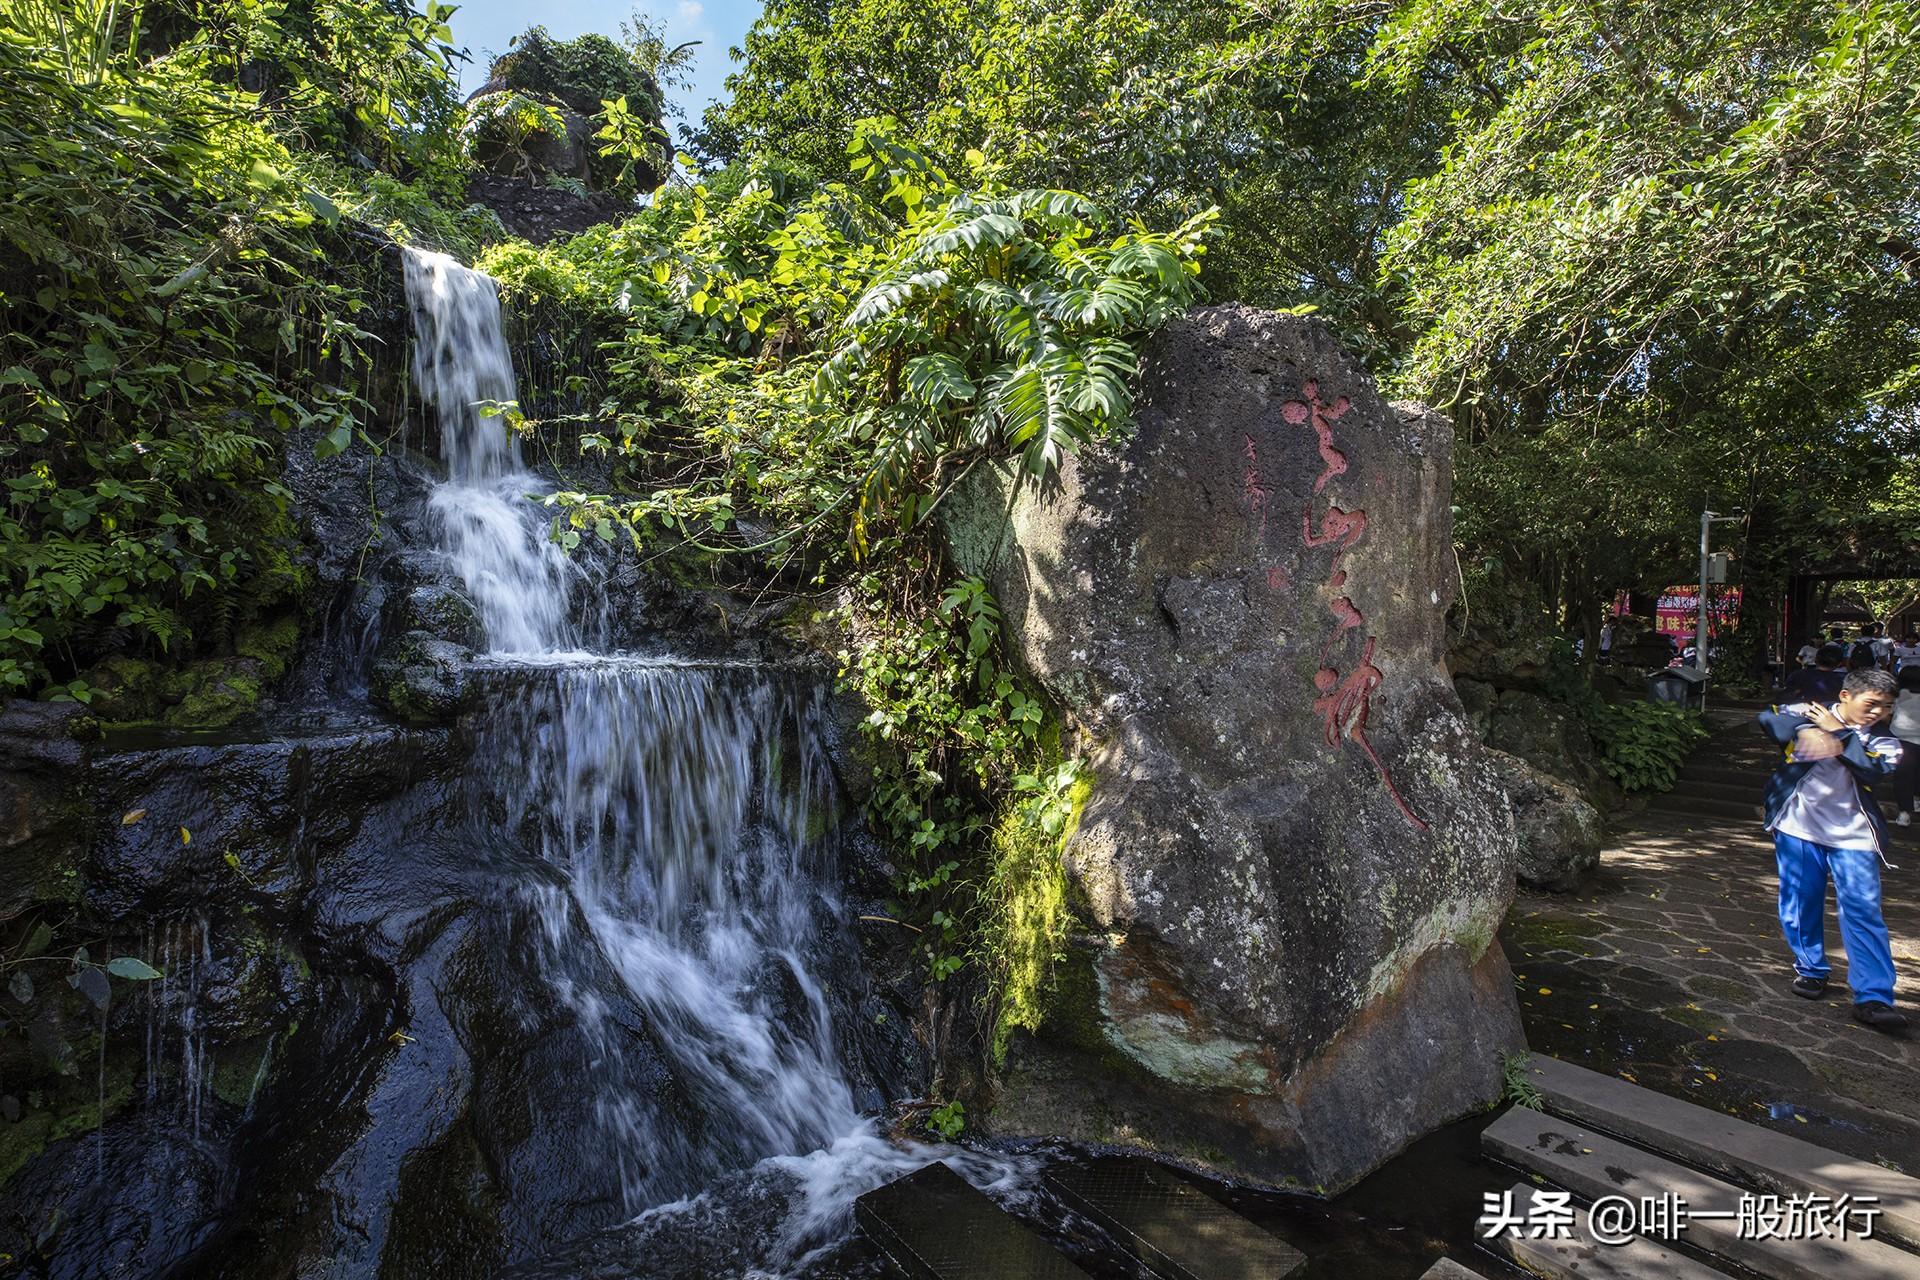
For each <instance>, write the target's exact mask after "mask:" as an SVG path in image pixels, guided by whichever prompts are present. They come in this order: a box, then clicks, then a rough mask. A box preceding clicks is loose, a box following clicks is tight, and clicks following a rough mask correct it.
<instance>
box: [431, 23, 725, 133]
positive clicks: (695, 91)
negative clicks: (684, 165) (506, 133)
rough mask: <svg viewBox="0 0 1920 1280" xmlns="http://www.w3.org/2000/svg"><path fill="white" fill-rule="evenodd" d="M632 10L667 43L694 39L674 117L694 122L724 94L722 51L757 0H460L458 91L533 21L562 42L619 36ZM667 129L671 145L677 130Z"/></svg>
mask: <svg viewBox="0 0 1920 1280" xmlns="http://www.w3.org/2000/svg"><path fill="white" fill-rule="evenodd" d="M636 12H639V13H643V14H645V15H647V16H648V17H650V18H652V19H653V20H654V21H656V22H659V23H664V24H665V26H666V29H667V43H668V45H670V46H671V45H676V44H680V43H682V42H683V41H687V40H698V41H700V47H699V48H698V49H696V50H694V65H693V76H694V83H693V87H692V88H691V89H685V90H682V91H680V93H679V95H678V97H679V102H678V103H677V106H678V108H679V111H678V114H677V116H676V117H675V118H676V119H680V120H697V119H699V117H700V113H701V111H703V110H704V109H705V108H706V105H707V103H708V102H711V101H713V100H714V99H716V98H719V97H721V96H723V94H724V93H725V90H724V89H723V88H722V83H723V82H724V81H725V80H726V78H727V73H728V72H729V71H731V70H733V67H734V64H733V60H732V59H730V58H728V57H727V50H728V49H731V48H733V47H734V46H735V45H737V44H739V43H740V39H741V37H742V36H744V35H746V33H747V28H748V27H750V26H752V25H753V20H754V19H755V18H757V17H759V16H760V0H539V3H536V4H526V3H524V0H466V2H465V3H463V4H461V5H460V8H459V11H458V12H456V13H455V14H454V15H453V22H452V26H453V43H454V44H455V45H456V46H458V45H464V46H466V49H467V51H468V52H469V53H470V54H472V55H473V60H472V61H471V62H469V63H467V64H466V66H465V67H463V68H462V69H461V72H460V90H461V92H462V93H471V92H473V91H474V90H475V89H477V88H479V87H480V85H481V83H482V82H484V81H485V80H486V78H487V63H488V61H489V60H490V58H489V55H491V54H496V53H502V52H505V50H506V48H507V42H508V41H509V40H511V39H513V38H514V37H515V36H517V35H519V34H520V33H521V32H522V31H525V30H526V29H527V28H528V27H530V26H533V25H534V24H535V23H538V24H539V25H541V26H543V27H545V28H546V29H547V30H548V31H550V32H552V33H553V35H554V36H555V37H556V38H557V39H561V40H571V39H573V37H575V36H577V35H584V34H585V33H586V32H589V31H598V32H599V33H601V34H602V35H605V36H611V37H613V38H614V39H616V40H617V39H619V38H620V24H621V23H622V22H625V21H627V20H628V19H629V18H631V17H632V16H633V14H634V13H636ZM672 132H673V133H674V135H675V141H676V142H677V141H678V140H679V137H678V133H679V131H678V130H673V131H672Z"/></svg>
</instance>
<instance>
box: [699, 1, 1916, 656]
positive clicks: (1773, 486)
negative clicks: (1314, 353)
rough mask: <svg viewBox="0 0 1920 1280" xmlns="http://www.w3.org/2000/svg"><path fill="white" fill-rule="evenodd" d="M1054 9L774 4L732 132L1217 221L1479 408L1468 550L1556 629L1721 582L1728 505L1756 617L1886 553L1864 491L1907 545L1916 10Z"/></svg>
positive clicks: (725, 115)
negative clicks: (985, 169) (1705, 569)
mask: <svg viewBox="0 0 1920 1280" xmlns="http://www.w3.org/2000/svg"><path fill="white" fill-rule="evenodd" d="M1044 9H1045V11H1044V12H1037V11H1036V10H1035V9H1034V8H1033V7H1032V6H1025V5H1006V4H995V3H987V2H980V3H971V4H954V5H947V6H939V7H935V8H932V9H929V8H927V7H924V6H914V5H909V4H905V3H902V2H901V0H840V2H836V3H819V2H817V0H772V3H770V4H769V5H768V6H767V11H766V16H765V18H764V19H763V20H762V21H761V23H760V24H759V25H757V26H756V27H755V28H754V30H753V32H752V33H751V34H750V35H749V36H748V37H747V40H746V41H745V49H744V53H745V55H746V63H745V65H744V67H743V68H742V70H741V71H740V72H739V73H738V74H737V75H736V77H735V79H734V81H733V88H734V98H733V101H732V103H731V104H729V105H725V106H722V107H719V108H716V109H715V110H714V111H713V112H711V113H710V114H709V115H708V117H707V120H706V122H705V129H704V131H703V141H704V142H705V144H706V145H707V146H709V147H711V148H713V149H714V150H715V151H716V152H717V153H718V154H720V155H723V156H733V155H738V154H746V153H748V152H750V151H752V150H754V149H756V148H777V149H778V150H779V151H780V152H781V153H782V154H786V155H792V156H798V157H803V158H805V159H807V160H808V161H809V162H810V163H813V164H815V165H817V166H820V167H821V168H822V171H831V170H832V169H833V167H834V166H835V164H836V163H837V161H836V155H837V151H838V148H839V147H840V146H841V145H842V144H843V143H844V140H845V139H846V138H847V137H848V136H849V135H850V132H851V129H852V120H853V119H854V118H856V117H858V116H859V115H862V114H867V113H872V112H880V111H884V112H887V113H890V114H892V115H894V116H897V117H899V118H900V119H902V120H908V121H912V122H914V126H913V128H914V135H913V136H915V137H916V138H917V139H918V140H919V141H921V142H922V143H923V145H926V146H928V147H929V148H930V149H931V150H932V151H933V152H934V154H936V155H937V156H941V157H945V158H952V157H954V156H956V155H958V154H959V153H961V152H962V151H964V150H965V149H967V148H979V149H981V150H983V151H984V152H986V153H987V154H988V155H991V156H992V157H994V161H995V163H996V164H997V165H1000V166H1002V171H1003V172H1004V173H1005V174H1006V175H1007V176H1008V178H1009V180H1011V181H1016V182H1044V183H1049V184H1064V185H1072V186H1074V187H1076V188H1078V189H1081V190H1085V191H1087V192H1088V193H1089V194H1090V195H1091V196H1093V197H1094V198H1096V199H1101V200H1105V201H1109V202H1111V203H1113V204H1114V205H1115V206H1116V207H1118V208H1121V209H1123V210H1131V211H1135V212H1138V213H1140V214H1142V215H1144V216H1153V215H1155V214H1162V215H1164V214H1173V215H1175V216H1181V215H1184V214H1185V213H1187V212H1190V211H1192V210H1194V209H1197V208H1200V207H1204V206H1207V205H1217V206H1219V208H1220V209H1221V234H1220V236H1219V238H1218V240H1217V241H1216V243H1215V245H1214V249H1213V252H1212V253H1211V254H1210V256H1209V259H1208V270H1207V272H1206V274H1205V276H1204V277H1203V283H1204V284H1205V285H1206V286H1207V287H1208V289H1209V291H1210V292H1211V294H1212V296H1214V297H1237V298H1243V299H1246V300H1249V301H1253V302H1257V303H1261V304H1264V305H1297V304H1308V305H1313V306H1315V307H1317V308H1318V309H1319V310H1320V311H1321V313H1322V314H1323V315H1324V316H1326V317H1327V319H1328V320H1329V321H1330V322H1331V323H1333V324H1334V325H1335V326H1336V327H1337V328H1338V329H1339V330H1340V332H1341V333H1342V336H1343V337H1344V338H1345V339H1346V340H1347V342H1348V343H1349V345H1350V346H1352V347H1353V348H1354V349H1356V350H1357V351H1359V352H1361V353H1362V354H1363V355H1364V356H1365V357H1366V359H1367V360H1368V362H1369V364H1370V365H1371V367H1372V368H1373V370H1374V371H1375V373H1376V374H1377V375H1378V376H1381V377H1383V378H1384V379H1386V380H1387V381H1389V382H1390V383H1391V384H1394V385H1395V386H1396V387H1397V389H1399V390H1402V391H1404V392H1406V393H1409V394H1413V395H1417V396H1420V397H1422V398H1425V399H1427V400H1429V401H1430V402H1431V403H1434V404H1436V405H1438V406H1440V407H1442V408H1444V409H1446V410H1448V411H1449V412H1450V413H1452V414H1453V415H1454V416H1455V418H1456V421H1457V424H1458V426H1459V428H1460V439H1461V447H1460V450H1459V454H1458V457H1457V464H1456V465H1457V485H1458V493H1459V503H1460V520H1459V533H1460V538H1461V541H1462V543H1463V547H1462V550H1463V564H1464V567H1465V568H1466V570H1467V572H1468V574H1469V576H1470V578H1471V577H1477V576H1478V574H1479V571H1480V569H1481V568H1482V567H1483V566H1486V565H1490V564H1502V565H1505V566H1506V567H1507V568H1509V569H1511V570H1514V571H1516V572H1518V573H1520V574H1522V575H1524V576H1525V577H1526V578H1528V579H1530V580H1533V581H1535V582H1538V583H1541V584H1544V585H1546V586H1547V587H1548V588H1549V589H1550V593H1551V596H1550V603H1551V604H1552V605H1553V606H1554V609H1555V614H1556V616H1557V617H1558V618H1559V619H1560V620H1561V623H1562V625H1574V626H1582V627H1584V628H1586V629H1588V630H1589V632H1590V633H1591V632H1592V631H1597V628H1598V621H1599V606H1600V603H1601V602H1602V601H1604V600H1605V599H1608V598H1610V596H1611V594H1612V592H1613V591H1614V590H1615V589H1618V588H1635V589H1643V590H1644V589H1649V588H1652V589H1657V588H1658V587H1659V586H1661V585H1662V584H1664V583H1665V582H1669V581H1691V580H1692V577H1693V576H1694V571H1693V570H1692V569H1691V568H1690V566H1689V555H1688V549H1689V545H1690V542H1691V538H1690V532H1691V527H1692V522H1693V521H1694V520H1695V519H1697V515H1698V512H1699V510H1700V508H1701V506H1702V505H1703V504H1705V503H1709V502H1710V503H1712V504H1714V505H1715V506H1717V507H1718V508H1719V509H1721V510H1728V509H1734V508H1738V509H1744V510H1745V511H1747V512H1748V513H1750V521H1749V524H1748V525H1747V526H1746V527H1745V528H1744V529H1743V530H1742V531H1741V542H1740V549H1741V550H1742V551H1743V552H1745V555H1744V557H1743V558H1744V560H1745V561H1746V562H1747V564H1748V566H1749V568H1750V571H1751V572H1750V576H1749V578H1748V581H1747V586H1748V588H1749V592H1750V595H1752V596H1753V597H1754V599H1755V603H1756V606H1757V607H1756V608H1755V610H1754V612H1755V613H1756V614H1759V615H1761V616H1765V614H1766V613H1767V612H1768V603H1767V597H1768V596H1769V595H1770V594H1771V593H1772V592H1774V591H1775V590H1777V588H1778V587H1779V585H1780V582H1781V578H1782V576H1783V574H1784V572H1785V571H1786V569H1787V568H1788V566H1787V565H1786V563H1785V560H1784V559H1783V556H1782V551H1783V549H1786V548H1790V549H1791V552H1790V554H1798V553H1803V552H1805V551H1807V550H1809V549H1811V550H1813V551H1814V552H1815V553H1816V554H1818V553H1820V552H1825V551H1828V550H1833V551H1838V552H1841V553H1844V554H1849V555H1852V554H1855V553H1856V552H1858V550H1859V548H1858V547H1857V546H1855V545H1854V541H1853V538H1852V536H1851V535H1852V533H1853V532H1854V531H1855V530H1857V529H1858V527H1859V525H1860V523H1861V521H1860V518H1859V517H1860V516H1861V515H1862V510H1863V508H1865V509H1867V510H1870V511H1871V512H1872V513H1873V514H1874V515H1875V516H1876V517H1877V518H1879V523H1878V524H1877V526H1876V530H1875V533H1876V534H1878V535H1879V536H1877V537H1872V536H1870V537H1867V538H1864V539H1861V540H1860V541H1862V542H1866V543H1869V544H1871V545H1872V546H1877V547H1879V548H1881V550H1882V554H1883V555H1887V554H1890V558H1893V559H1900V558H1903V557H1904V558H1905V559H1908V560H1910V559H1911V555H1912V548H1913V546H1914V536H1913V534H1912V532H1911V530H1912V529H1913V527H1914V519H1913V517H1914V515H1915V514H1916V512H1915V508H1914V506H1913V494H1914V492H1915V486H1914V478H1915V477H1914V463H1913V461H1912V459H1913V456H1914V453H1915V450H1914V448H1913V445H1914V443H1915V440H1914V436H1915V431H1914V427H1915V419H1914V413H1915V405H1914V389H1915V382H1916V378H1915V370H1916V367H1917V366H1920V257H1916V251H1915V245H1916V244H1917V243H1920V229H1917V228H1916V227H1915V225H1914V222H1915V220H1914V213H1913V208H1912V204H1911V200H1910V194H1909V193H1910V192H1911V190H1912V188H1913V185H1914V180H1915V176H1916V173H1917V172H1920V132H1917V131H1916V123H1915V122H1916V120H1917V119H1920V115H1917V114H1916V110H1915V108H1916V105H1920V103H1916V94H1920V68H1917V67H1916V61H1915V60H1916V57H1920V55H1917V54H1916V52H1915V51H1916V49H1920V41H1916V38H1915V37H1916V34H1920V32H1917V30H1916V23H1920V15H1916V11H1915V10H1914V9H1913V7H1912V6H1910V5H1901V4H1886V3H1849V4H1843V5H1825V4H1812V3H1807V2H1806V0H1762V2H1761V3H1749V2H1747V0H1726V2H1724V3H1714V2H1710V3H1707V4H1705V5H1686V6H1679V5H1674V4H1670V3H1664V2H1662V3H1652V4H1649V3H1644V2H1642V0H1611V2H1608V0H1601V2H1600V3H1594V4H1582V5H1565V4H1558V3H1546V2H1541V3H1524V4H1520V5H1512V4H1500V5H1494V4H1491V3H1486V2H1484V0H1466V2H1465V3H1460V2H1459V0H1402V2H1401V3H1377V2H1374V0H1294V2H1292V3H1288V4H1284V5H1279V6H1273V5H1264V4H1255V3H1252V2H1251V0H1221V2H1219V3H1213V2H1209V3H1185V4H1183V3H1131V4H1120V5H1107V4H1097V5H1096V4H1079V3H1075V2H1073V0H1062V3H1058V4H1053V5H1048V6H1045V7H1044ZM1890 480H1891V481H1894V483H1892V484H1891V485H1890V486H1888V487H1886V488H1882V485H1884V484H1886V483H1887V482H1888V481H1890ZM1837 493H1846V494H1848V495H1849V500H1848V501H1847V502H1845V503H1837V502H1836V501H1835V500H1834V495H1835V494H1837ZM1889 548H1891V550H1890V552H1889ZM1875 567H1876V568H1878V567H1879V566H1878V564H1877V563H1876V564H1875ZM1587 649H1588V652H1592V651H1593V649H1594V646H1593V644H1592V640H1591V634H1590V635H1589V643H1588V645H1587Z"/></svg>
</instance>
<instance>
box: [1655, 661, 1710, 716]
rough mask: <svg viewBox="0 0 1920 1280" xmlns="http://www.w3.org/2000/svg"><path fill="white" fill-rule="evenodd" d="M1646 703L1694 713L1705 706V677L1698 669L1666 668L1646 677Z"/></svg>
mask: <svg viewBox="0 0 1920 1280" xmlns="http://www.w3.org/2000/svg"><path fill="white" fill-rule="evenodd" d="M1647 701H1648V702H1666V703H1671V704H1672V705H1674V706H1676V707H1689V708H1692V709H1693V710H1695V711H1698V710H1699V709H1700V708H1702V707H1704V706H1706V705H1707V676H1706V673H1705V672H1703V671H1701V670H1700V669H1699V668H1698V667H1666V668H1663V669H1662V670H1659V671H1656V672H1654V673H1653V674H1652V675H1650V676H1648V677H1647Z"/></svg>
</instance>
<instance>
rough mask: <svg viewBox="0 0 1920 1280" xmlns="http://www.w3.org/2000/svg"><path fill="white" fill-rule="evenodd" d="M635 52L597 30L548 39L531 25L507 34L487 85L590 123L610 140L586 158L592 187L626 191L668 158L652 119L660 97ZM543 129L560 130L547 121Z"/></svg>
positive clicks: (648, 179)
mask: <svg viewBox="0 0 1920 1280" xmlns="http://www.w3.org/2000/svg"><path fill="white" fill-rule="evenodd" d="M656 43H657V41H656ZM640 52H641V50H640V49H638V48H637V47H636V49H635V50H634V51H629V50H627V49H623V48H622V47H621V46H620V45H619V44H617V43H615V42H614V41H612V40H610V39H608V38H607V37H606V36H603V35H597V34H593V33H589V34H587V35H583V36H580V37H578V38H576V39H573V40H555V39H554V38H553V37H552V36H551V35H549V34H548V32H547V29H546V28H545V27H531V28H529V29H528V30H527V31H526V32H524V33H523V34H521V35H520V36H518V37H516V38H515V40H514V47H513V49H512V50H511V51H510V52H508V53H505V54H503V55H501V56H500V57H499V58H497V59H495V60H494V64H493V66H492V68H491V69H490V75H489V83H490V84H493V85H497V86H499V87H500V88H501V89H503V90H505V91H506V92H507V94H508V96H510V97H512V98H514V99H517V100H519V101H521V102H538V103H543V104H547V105H549V106H550V107H565V108H566V109H567V110H569V111H572V112H575V113H576V114H578V115H580V116H583V117H585V118H586V119H588V120H589V121H591V122H592V123H593V125H594V128H595V131H596V133H597V134H598V136H600V137H601V138H603V139H606V140H607V141H608V142H609V143H610V144H612V145H610V146H609V147H607V148H604V149H602V150H599V151H596V152H595V153H594V154H593V155H592V157H591V159H590V166H591V177H592V179H593V185H594V186H595V187H597V188H599V189H600V190H603V191H618V192H621V193H623V194H626V193H631V192H634V191H636V190H639V189H644V188H647V187H651V186H652V185H653V184H654V183H655V182H657V181H658V180H659V178H660V175H661V174H663V173H665V172H666V169H667V160H668V156H667V145H666V141H667V135H666V130H665V129H664V128H663V127H662V126H661V123H660V117H661V112H662V111H663V109H664V106H665V103H664V100H663V98H662V96H661V93H660V86H659V84H658V83H656V82H655V80H654V77H653V76H652V74H651V73H650V72H649V71H648V70H647V69H646V68H644V67H642V66H641V65H640V64H639V63H638V62H637V61H636V60H635V59H636V56H637V55H638V54H639V53H640ZM496 96H499V95H496V94H488V95H487V96H486V97H484V98H480V99H477V100H476V101H475V102H474V103H473V104H471V105H470V106H469V108H468V110H469V118H470V121H471V119H472V118H474V116H475V109H476V108H479V107H481V105H482V104H483V103H485V102H487V101H488V99H491V98H494V97H496ZM556 119H557V117H556ZM469 127H471V124H470V125H469ZM489 127H497V126H489ZM546 131H547V132H551V133H561V132H564V131H563V130H555V129H553V128H551V127H547V129H546Z"/></svg>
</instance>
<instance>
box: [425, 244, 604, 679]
mask: <svg viewBox="0 0 1920 1280" xmlns="http://www.w3.org/2000/svg"><path fill="white" fill-rule="evenodd" d="M404 253H405V255H406V284H407V302H408V307H409V310H410V311H411V313H412V318H413V381H414V386H415V388H416V389H417V390H418V391H419V393H420V398H421V400H422V402H423V403H424V404H425V405H426V406H427V408H428V409H429V410H430V411H431V413H432V415H433V418H434V421H435V423H436V425H437V426H438V427H439V433H440V458H441V460H442V461H443V462H445V463H446V466H447V482H446V483H445V484H442V485H440V486H439V487H438V488H437V489H435V491H434V494H433V499H432V504H431V513H432V517H433V521H434V524H435V527H436V530H437V532H438V534H439V539H440V550H441V551H443V552H444V553H445V555H446V556H447V558H448V560H449V561H450V563H451V566H452V568H453V570H454V572H455V573H456V574H458V575H459V577H460V580H461V581H462V582H464V583H465V584H466V587H467V592H468V594H469V595H470V596H471V597H472V599H473V602H474V606H475V608H476V609H477V610H478V612H479V615H480V621H481V623H482V624H483V625H484V626H485V627H486V631H487V641H488V646H489V648H490V650H491V651H492V652H494V653H497V654H536V653H555V652H559V651H563V650H568V649H578V648H579V647H580V645H581V644H582V643H583V639H584V635H583V631H582V629H581V628H580V627H579V626H578V625H577V624H576V621H575V616H574V615H575V610H574V608H573V603H574V596H575V594H576V593H575V586H576V584H577V583H578V582H579V580H580V579H581V578H582V577H583V576H584V574H583V571H582V570H581V568H580V567H579V566H578V565H577V564H575V563H574V562H573V561H572V560H571V559H570V558H569V557H568V555H567V553H566V552H565V551H564V550H562V549H561V547H560V546H559V544H557V543H556V542H554V540H553V539H552V538H551V537H550V536H548V522H547V521H546V520H545V519H542V518H540V513H541V510H542V509H541V508H539V507H537V506H535V505H534V504H533V503H531V502H530V501H529V499H530V498H531V497H534V496H543V495H545V494H546V493H549V492H551V491H552V488H553V486H552V485H550V484H549V483H547V482H546V481H545V480H544V479H542V478H541V477H539V476H537V475H535V474H534V473H533V472H531V471H529V470H527V469H526V467H525V466H524V465H523V464H522V462H521V459H520V440H519V437H518V435H517V434H516V433H515V432H514V430H513V426H512V417H511V413H510V412H509V411H511V412H517V411H518V397H519V391H518V389H517V388H516V387H515V385H514V377H513V359H512V357H511V355H510V354H509V353H508V351H507V340H506V335H505V332H504V330H503V329H502V328H501V324H500V293H499V290H498V288H497V287H496V286H495V284H494V282H493V279H492V278H491V277H489V276H486V275H483V274H481V273H480V272H478V271H473V270H470V269H469V268H467V267H463V266H461V265H460V264H459V263H458V262H456V261H454V260H453V259H452V258H450V257H448V256H447V255H446V254H444V253H427V252H424V251H421V250H418V249H407V250H405V251H404Z"/></svg>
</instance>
